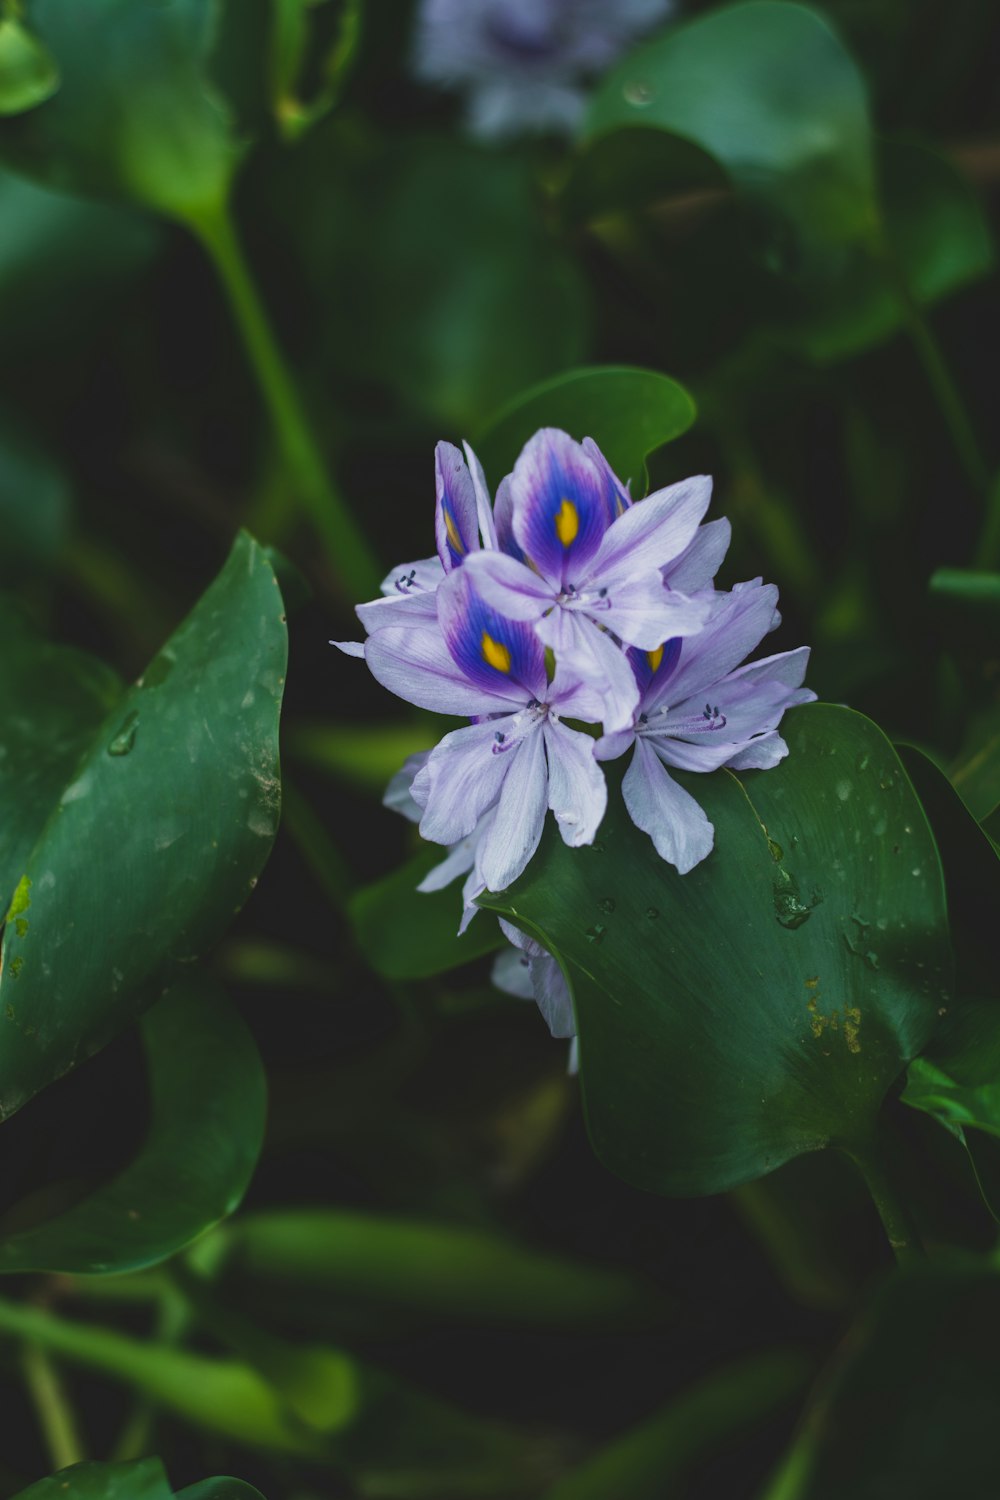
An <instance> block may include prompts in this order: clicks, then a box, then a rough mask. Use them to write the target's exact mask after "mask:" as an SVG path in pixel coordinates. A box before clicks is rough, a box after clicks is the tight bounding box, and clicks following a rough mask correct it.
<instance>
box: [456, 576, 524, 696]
mask: <svg viewBox="0 0 1000 1500" xmlns="http://www.w3.org/2000/svg"><path fill="white" fill-rule="evenodd" d="M476 555H477V556H481V557H484V558H491V559H494V560H495V559H497V558H499V557H500V554H499V553H498V552H485V553H477V554H476ZM514 566H515V567H516V566H517V564H514ZM477 571H478V567H477ZM472 572H473V570H472V567H471V564H468V565H466V566H465V567H464V568H459V569H457V571H456V572H454V573H452V574H451V575H450V577H449V578H448V579H447V580H446V581H445V582H444V583H443V584H442V585H441V587H440V588H439V589H438V619H439V620H440V622H441V630H442V633H443V635H444V638H445V641H446V642H447V646H448V650H449V652H450V653H451V656H452V659H453V661H454V662H455V663H456V664H457V666H458V667H459V668H460V669H461V671H462V672H463V674H464V675H465V677H466V678H467V680H468V681H470V682H474V683H478V684H479V685H480V686H481V687H482V688H483V690H484V691H485V692H488V693H493V694H496V695H498V696H503V697H504V698H505V699H509V698H511V697H513V698H515V699H517V700H518V701H519V702H520V703H524V702H525V701H526V700H527V699H528V698H535V697H538V696H540V695H541V694H542V693H543V692H544V690H545V652H544V650H543V649H542V645H541V642H540V641H539V639H538V637H537V636H536V634H535V632H534V630H533V629H532V627H531V626H530V625H528V624H523V623H521V622H520V621H516V620H511V619H509V618H507V617H505V616H504V615H502V614H500V613H499V612H498V611H497V610H496V609H493V608H491V607H490V605H489V604H487V603H486V601H485V599H483V598H482V597H481V595H480V594H479V592H478V590H477V589H476V587H475V586H474V582H473V578H472Z"/></svg>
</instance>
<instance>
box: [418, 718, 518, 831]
mask: <svg viewBox="0 0 1000 1500" xmlns="http://www.w3.org/2000/svg"><path fill="white" fill-rule="evenodd" d="M498 723H499V724H503V723H506V720H504V719H499V720H497V719H492V720H490V721H489V722H488V723H485V724H467V725H466V726H465V727H464V728H462V729H453V730H452V732H451V734H446V735H445V737H444V739H443V740H442V741H441V743H440V744H439V745H437V746H435V748H434V749H433V750H432V751H431V753H430V756H429V757H428V760H427V764H426V766H425V767H424V768H423V770H422V771H421V772H420V775H419V777H418V778H417V782H416V785H417V787H418V789H419V792H420V798H421V799H422V798H423V796H424V793H425V792H426V801H424V814H423V817H422V818H421V820H420V832H421V835H422V836H423V837H424V838H425V839H430V841H431V842H432V843H434V844H457V843H458V842H459V841H460V840H461V839H465V838H467V837H468V835H469V834H470V833H472V832H473V830H474V829H475V827H476V824H477V823H478V822H479V819H480V817H481V815H482V814H483V813H484V812H485V811H486V809H487V808H488V807H489V806H490V805H491V803H493V802H495V801H496V799H497V797H498V796H499V794H500V791H501V788H502V787H503V784H504V781H505V779H506V777H507V776H508V775H509V774H510V771H511V768H512V767H513V766H514V765H516V763H517V759H518V756H519V754H520V748H518V749H515V750H512V751H511V752H510V754H509V755H495V754H494V753H493V751H494V746H495V744H496V734H497V730H496V728H495V726H496V724H498Z"/></svg>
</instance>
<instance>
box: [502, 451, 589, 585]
mask: <svg viewBox="0 0 1000 1500" xmlns="http://www.w3.org/2000/svg"><path fill="white" fill-rule="evenodd" d="M510 483H511V494H512V498H513V507H514V537H515V540H516V541H517V544H518V546H519V547H520V548H521V550H522V552H523V553H524V554H525V557H527V558H528V559H529V560H530V561H531V563H532V565H533V566H534V567H536V568H537V569H538V571H539V572H540V573H542V574H543V575H544V577H545V578H547V579H548V580H549V581H550V582H551V583H553V584H555V585H557V586H559V587H561V585H562V584H563V583H564V582H575V581H576V579H577V578H578V577H583V576H585V573H586V570H587V568H588V564H589V563H590V560H591V559H592V558H593V557H594V555H595V553H596V552H597V549H598V547H599V546H600V544H601V538H602V537H603V536H604V533H605V532H606V530H607V527H608V503H607V493H606V487H605V481H604V476H603V474H602V473H601V472H600V470H599V469H598V468H597V466H596V465H595V464H594V462H593V461H592V460H591V459H590V458H588V457H587V455H586V453H585V452H584V451H583V449H582V448H581V446H580V444H579V443H575V442H574V441H573V439H572V438H571V437H570V436H569V434H568V433H565V432H560V431H559V429H558V428H556V427H543V428H542V430H541V431H540V432H536V433H535V436H534V437H533V438H531V439H530V440H529V441H528V442H527V443H526V444H525V446H524V448H523V449H522V450H521V455H520V457H519V458H518V460H517V463H516V464H515V465H514V472H513V474H512V475H511V480H510Z"/></svg>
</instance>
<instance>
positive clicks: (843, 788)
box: [836, 780, 854, 802]
mask: <svg viewBox="0 0 1000 1500" xmlns="http://www.w3.org/2000/svg"><path fill="white" fill-rule="evenodd" d="M853 790H854V789H853V787H852V786H851V783H850V782H849V781H846V780H845V781H838V782H837V786H836V792H837V800H838V801H840V802H846V801H847V799H848V797H850V795H851V792H852V791H853Z"/></svg>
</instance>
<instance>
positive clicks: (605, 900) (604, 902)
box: [597, 896, 615, 917]
mask: <svg viewBox="0 0 1000 1500" xmlns="http://www.w3.org/2000/svg"><path fill="white" fill-rule="evenodd" d="M597 904H598V906H599V907H600V908H601V911H603V912H607V914H608V916H609V917H610V915H611V913H612V912H613V911H614V909H615V898H614V896H602V897H601V899H600V901H598V903H597Z"/></svg>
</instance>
